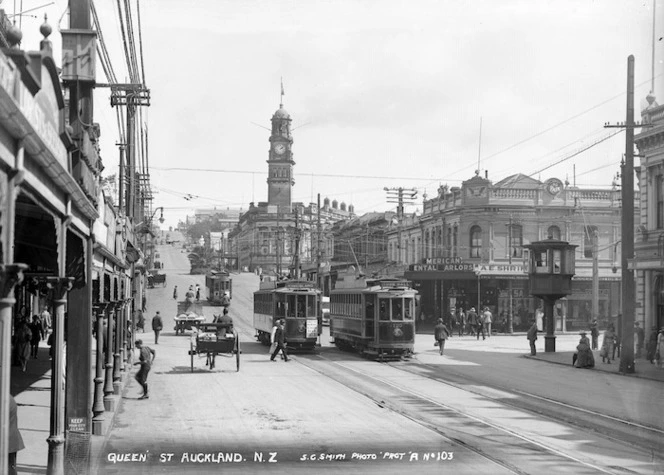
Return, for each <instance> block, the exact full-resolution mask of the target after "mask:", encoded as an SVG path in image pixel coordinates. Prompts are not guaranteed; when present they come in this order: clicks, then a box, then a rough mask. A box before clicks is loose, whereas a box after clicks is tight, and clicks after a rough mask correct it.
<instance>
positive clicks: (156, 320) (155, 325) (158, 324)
mask: <svg viewBox="0 0 664 475" xmlns="http://www.w3.org/2000/svg"><path fill="white" fill-rule="evenodd" d="M163 328H164V322H163V321H162V319H161V315H160V313H159V312H157V313H155V315H154V317H152V331H153V332H154V344H155V345H158V344H159V333H161V330H162V329H163Z"/></svg>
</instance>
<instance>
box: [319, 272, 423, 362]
mask: <svg viewBox="0 0 664 475" xmlns="http://www.w3.org/2000/svg"><path fill="white" fill-rule="evenodd" d="M417 293H418V292H417V291H416V290H414V289H413V288H412V287H411V284H410V282H409V281H407V280H402V279H394V278H376V277H373V278H366V277H362V276H360V277H358V276H356V275H355V273H354V272H348V273H345V274H340V275H339V278H338V279H337V282H336V285H335V288H334V290H332V291H331V292H330V337H331V338H334V343H335V345H336V346H337V348H339V349H341V350H351V351H353V350H354V351H358V352H359V353H360V354H362V355H364V356H367V357H372V358H375V359H379V360H387V359H401V358H403V357H405V358H408V357H410V356H412V355H413V348H414V345H415V306H416V298H415V297H416V295H417Z"/></svg>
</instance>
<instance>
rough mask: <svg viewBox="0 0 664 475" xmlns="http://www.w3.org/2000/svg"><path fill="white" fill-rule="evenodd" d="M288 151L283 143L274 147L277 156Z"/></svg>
mask: <svg viewBox="0 0 664 475" xmlns="http://www.w3.org/2000/svg"><path fill="white" fill-rule="evenodd" d="M285 151H286V146H285V145H284V144H282V143H278V144H276V145H275V146H274V152H275V153H276V154H277V155H282V154H283V153H284V152H285Z"/></svg>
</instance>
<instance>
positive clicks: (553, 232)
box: [546, 226, 560, 241]
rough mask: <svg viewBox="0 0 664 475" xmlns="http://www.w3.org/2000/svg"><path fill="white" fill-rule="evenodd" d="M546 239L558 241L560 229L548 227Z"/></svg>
mask: <svg viewBox="0 0 664 475" xmlns="http://www.w3.org/2000/svg"><path fill="white" fill-rule="evenodd" d="M546 237H547V239H548V238H551V239H557V240H559V241H560V228H559V227H558V226H549V229H547V230H546Z"/></svg>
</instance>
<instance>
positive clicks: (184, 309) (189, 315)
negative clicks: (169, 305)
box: [175, 301, 205, 335]
mask: <svg viewBox="0 0 664 475" xmlns="http://www.w3.org/2000/svg"><path fill="white" fill-rule="evenodd" d="M201 323H205V315H203V305H201V304H200V303H192V302H187V301H185V302H178V311H177V314H176V316H175V334H176V335H177V334H178V333H184V332H185V330H193V329H195V327H196V325H198V324H201Z"/></svg>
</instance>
